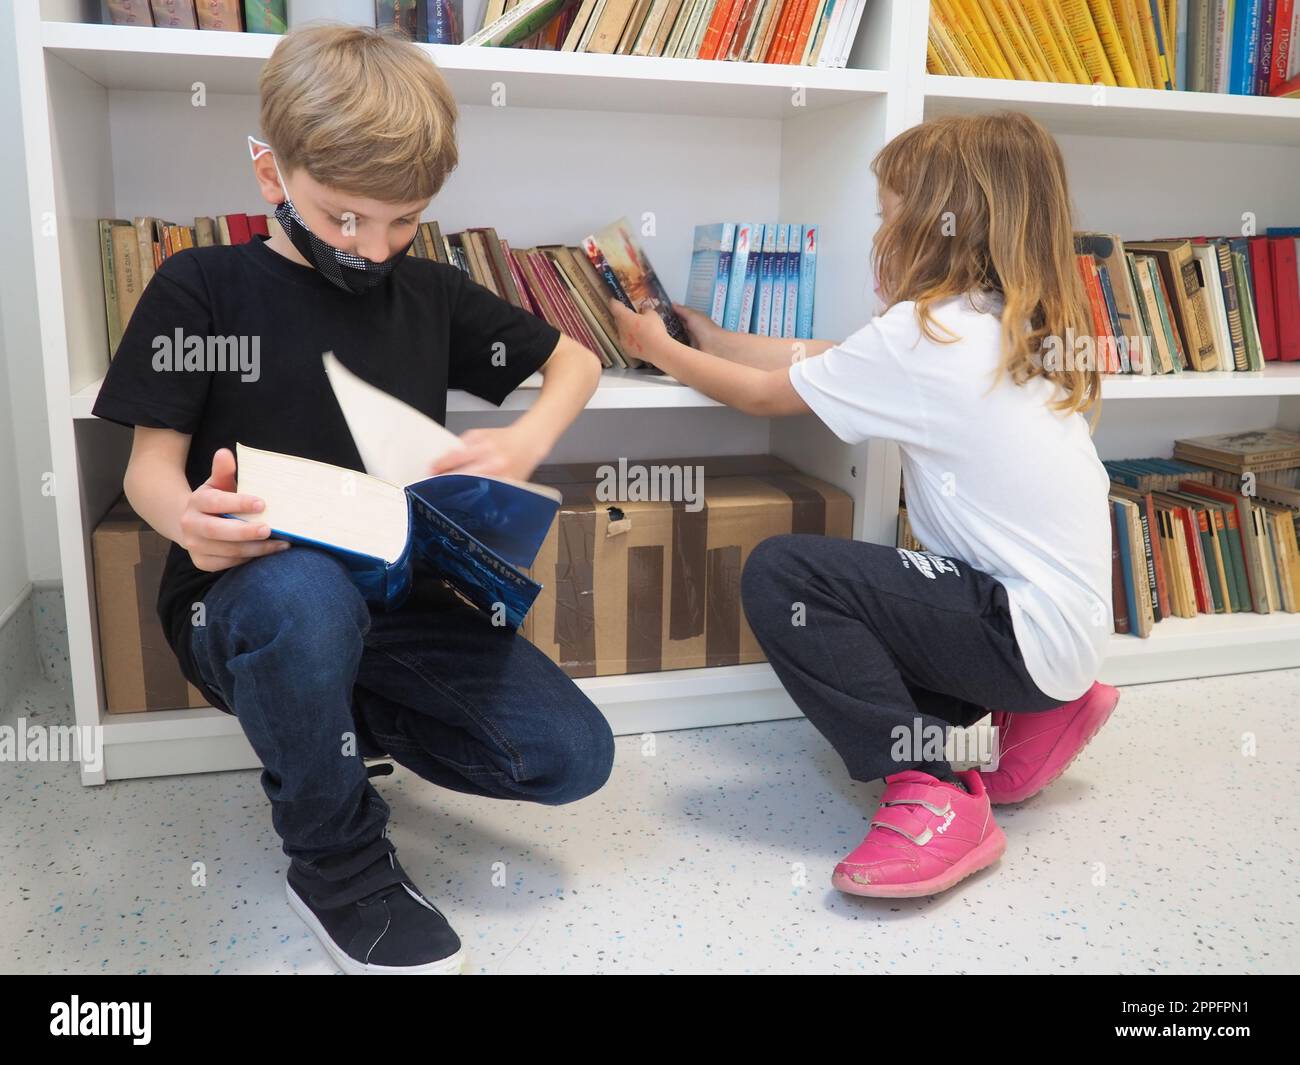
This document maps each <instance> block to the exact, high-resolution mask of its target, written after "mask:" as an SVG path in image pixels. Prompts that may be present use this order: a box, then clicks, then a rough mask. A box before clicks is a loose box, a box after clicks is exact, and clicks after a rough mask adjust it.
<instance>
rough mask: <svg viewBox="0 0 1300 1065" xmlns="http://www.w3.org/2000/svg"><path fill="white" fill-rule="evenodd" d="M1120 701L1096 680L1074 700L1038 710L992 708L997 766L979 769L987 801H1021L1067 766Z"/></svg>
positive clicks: (1098, 730) (1062, 771)
mask: <svg viewBox="0 0 1300 1065" xmlns="http://www.w3.org/2000/svg"><path fill="white" fill-rule="evenodd" d="M1118 702H1119V689H1118V688H1112V687H1111V686H1110V685H1109V684H1102V683H1101V682H1100V681H1098V682H1097V683H1095V684H1093V686H1092V687H1091V688H1089V689H1088V690H1087V691H1086V692H1084V693H1083V695H1081V696H1080V697H1079V698H1077V699H1075V700H1074V702H1072V703H1066V704H1065V705H1064V706H1061V707H1058V708H1057V709H1055V710H1047V711H1045V712H1044V713H1041V714H1012V713H1009V712H1008V711H1006V710H994V711H993V724H994V725H996V726H997V728H998V747H999V757H998V767H997V769H995V770H994V771H993V772H991V773H981V774H980V775H981V776H982V777H983V778H984V788H985V790H986V791H987V792H988V796H989V802H992V803H997V804H1002V803H1009V802H1021V801H1023V800H1025V799H1027V798H1029V796H1031V795H1033V794H1035V793H1037V792H1039V791H1042V790H1043V788H1045V787H1047V785H1048V784H1050V783H1051V782H1052V781H1054V780H1055V779H1056V778H1057V777H1059V776H1060V775H1061V774H1062V773H1064V772H1065V771H1066V769H1068V768H1069V766H1070V763H1071V762H1073V761H1074V760H1075V759H1076V758H1077V757H1078V756H1079V752H1080V751H1082V750H1083V749H1084V747H1086V746H1087V745H1088V741H1089V740H1091V739H1092V738H1093V736H1095V735H1097V733H1098V732H1100V731H1101V727H1102V725H1104V724H1106V720H1107V719H1108V718H1109V717H1110V715H1111V713H1113V712H1114V710H1115V704H1116V703H1118Z"/></svg>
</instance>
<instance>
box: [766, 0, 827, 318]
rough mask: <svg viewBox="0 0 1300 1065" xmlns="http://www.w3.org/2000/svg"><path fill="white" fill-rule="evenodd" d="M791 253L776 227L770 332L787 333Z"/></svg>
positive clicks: (786, 234) (784, 231) (782, 228)
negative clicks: (787, 281)
mask: <svg viewBox="0 0 1300 1065" xmlns="http://www.w3.org/2000/svg"><path fill="white" fill-rule="evenodd" d="M841 2H843V0H841ZM789 254H790V227H789V226H788V225H783V224H778V225H777V227H776V256H775V257H774V258H773V260H772V319H771V325H770V327H769V329H768V333H769V334H770V335H771V336H774V337H779V336H784V335H785V264H786V260H787V259H788V258H789Z"/></svg>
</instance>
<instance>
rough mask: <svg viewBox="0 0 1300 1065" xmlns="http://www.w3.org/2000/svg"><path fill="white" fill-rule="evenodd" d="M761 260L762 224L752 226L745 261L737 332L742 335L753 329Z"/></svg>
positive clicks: (756, 223) (757, 223)
mask: <svg viewBox="0 0 1300 1065" xmlns="http://www.w3.org/2000/svg"><path fill="white" fill-rule="evenodd" d="M762 259H763V223H762V222H755V223H754V224H753V237H752V239H751V240H750V243H749V258H748V259H747V260H746V261H745V283H744V288H743V289H742V291H741V297H740V319H739V325H738V328H739V330H740V331H741V332H742V333H744V332H747V331H750V330H751V329H752V328H753V322H754V301H755V298H756V297H757V295H758V268H759V265H760V263H761V262H762Z"/></svg>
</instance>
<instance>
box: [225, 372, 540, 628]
mask: <svg viewBox="0 0 1300 1065" xmlns="http://www.w3.org/2000/svg"><path fill="white" fill-rule="evenodd" d="M324 360H325V371H326V373H327V374H328V375H329V380H330V385H331V386H332V387H333V389H334V394H335V396H336V398H337V399H338V402H339V406H340V407H341V408H342V410H343V415H344V417H345V418H346V420H347V423H348V428H349V429H350V430H351V432H352V438H353V440H354V442H355V443H356V445H357V451H358V453H359V454H360V455H361V461H362V464H363V465H364V466H365V468H366V472H365V473H358V472H357V471H356V470H350V469H347V468H345V467H342V466H334V465H331V464H330V463H327V462H316V461H314V460H312V459H305V458H301V457H299V456H296V455H284V454H280V453H278V452H274V451H263V450H261V449H259V448H254V447H249V446H248V445H246V444H239V443H237V444H236V445H235V462H236V466H237V470H238V472H237V477H236V485H237V490H238V491H239V492H241V493H247V494H249V495H253V496H257V497H258V498H260V499H262V500H263V501H264V502H265V504H266V509H265V510H262V511H257V512H249V513H235V514H227V515H225V516H226V517H230V518H239V519H241V520H245V521H256V522H259V523H265V524H266V525H269V526H270V527H271V535H272V536H274V537H277V538H279V539H282V540H290V541H294V542H297V543H304V544H309V545H311V546H314V547H322V548H325V549H326V550H328V551H331V552H333V553H334V554H335V555H337V556H338V557H339V558H340V559H341V560H342V561H343V562H344V564H345V565H346V566H347V568H348V572H349V573H350V574H351V576H352V579H353V581H354V583H355V584H356V586H357V588H358V589H359V590H360V591H361V593H362V595H363V596H364V597H365V599H366V601H367V602H370V603H374V604H377V605H379V606H382V607H383V608H384V609H385V610H391V609H394V608H395V607H398V606H400V605H401V604H402V602H403V601H404V600H405V599H406V597H407V595H408V594H409V592H410V590H411V586H412V581H413V570H414V565H415V561H416V559H417V558H419V559H423V561H424V562H426V563H427V564H428V565H429V567H430V568H431V569H432V570H433V571H434V572H435V573H436V574H437V575H438V576H440V577H442V578H443V579H444V580H445V581H446V582H447V583H448V584H450V585H451V586H452V587H453V588H455V589H456V591H458V592H459V593H460V594H461V595H462V596H464V597H465V598H466V599H468V600H469V601H470V602H471V603H473V604H474V605H475V606H477V607H478V608H479V609H480V610H483V611H484V612H485V613H488V614H489V615H492V617H493V620H494V621H496V622H497V623H498V624H507V625H509V627H510V628H511V629H517V628H518V627H519V626H520V625H521V624H523V620H524V617H525V616H526V615H527V613H528V610H529V608H530V607H531V606H532V605H533V600H535V599H536V598H537V593H538V592H540V591H541V586H540V585H539V584H537V583H536V582H534V581H532V580H530V579H529V578H528V577H526V576H524V575H523V574H522V573H521V572H519V569H518V568H517V567H527V566H530V565H531V564H532V562H533V559H534V558H536V556H537V552H538V550H539V549H540V548H541V545H542V541H543V540H544V539H545V538H546V534H547V532H548V531H549V530H550V527H551V523H552V521H554V519H555V514H556V512H557V511H558V509H559V505H560V494H559V493H558V492H557V491H556V490H555V489H553V488H549V487H547V486H544V485H534V484H526V483H524V482H521V481H512V480H509V479H506V478H501V477H490V476H488V475H486V474H478V473H469V474H466V473H443V474H438V475H436V476H433V477H429V476H427V471H428V469H429V467H430V466H431V465H432V463H433V462H434V461H435V460H436V459H438V458H440V457H441V456H442V455H444V454H446V453H447V452H448V451H451V450H453V449H455V448H458V447H462V446H463V445H462V444H461V442H460V440H459V438H458V437H457V436H456V435H455V434H454V433H451V432H450V431H448V430H447V429H445V428H443V427H442V426H441V425H439V424H438V423H437V422H435V421H434V420H433V419H432V418H429V417H428V416H427V415H425V414H422V413H421V412H420V411H418V410H416V409H415V408H413V407H410V406H408V405H407V404H405V403H403V402H402V401H401V400H399V399H397V398H395V397H393V396H390V395H388V394H387V393H386V392H383V391H382V390H380V389H378V388H375V387H374V386H373V385H370V384H368V383H367V382H365V381H363V380H362V379H361V378H359V377H357V376H356V375H355V374H353V373H351V372H350V371H349V370H348V369H347V368H346V367H345V366H344V365H343V364H342V363H341V362H339V361H338V359H337V358H335V356H334V354H333V353H332V352H326V353H325V355H324ZM498 619H499V620H498Z"/></svg>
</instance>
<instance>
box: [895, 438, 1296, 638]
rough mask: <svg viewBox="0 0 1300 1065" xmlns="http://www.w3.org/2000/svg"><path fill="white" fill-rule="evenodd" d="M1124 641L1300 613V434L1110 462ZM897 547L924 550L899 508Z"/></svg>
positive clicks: (1116, 594) (1211, 442)
mask: <svg viewBox="0 0 1300 1065" xmlns="http://www.w3.org/2000/svg"><path fill="white" fill-rule="evenodd" d="M1103 465H1104V466H1105V467H1106V471H1107V474H1108V475H1109V477H1110V485H1111V487H1110V493H1109V496H1108V499H1109V503H1110V510H1111V513H1110V519H1111V580H1112V584H1111V599H1112V608H1113V612H1114V618H1113V621H1114V627H1115V632H1117V633H1127V634H1132V635H1136V636H1141V637H1145V636H1149V635H1150V633H1151V630H1152V627H1153V626H1154V625H1155V624H1156V623H1157V622H1159V621H1161V620H1162V619H1164V618H1167V617H1180V618H1192V617H1196V616H1197V615H1198V614H1234V613H1258V614H1270V613H1274V612H1276V611H1282V612H1284V613H1300V433H1295V432H1291V431H1289V430H1286V429H1280V428H1264V429H1252V430H1246V431H1244V432H1235V433H1223V434H1219V435H1216V436H1208V437H1197V438H1194V439H1188V440H1178V441H1176V442H1175V443H1174V448H1173V457H1172V458H1138V459H1122V460H1107V461H1105V462H1104V463H1103ZM896 542H897V545H898V546H899V547H902V548H906V549H908V550H912V551H924V550H926V548H925V546H924V545H923V544H922V543H921V542H920V541H919V540H918V539H917V537H916V535H915V533H914V532H913V531H912V528H911V526H910V524H909V523H908V520H907V506H906V500H905V499H903V500H902V501H901V503H900V506H899V513H898V529H897V540H896Z"/></svg>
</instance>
